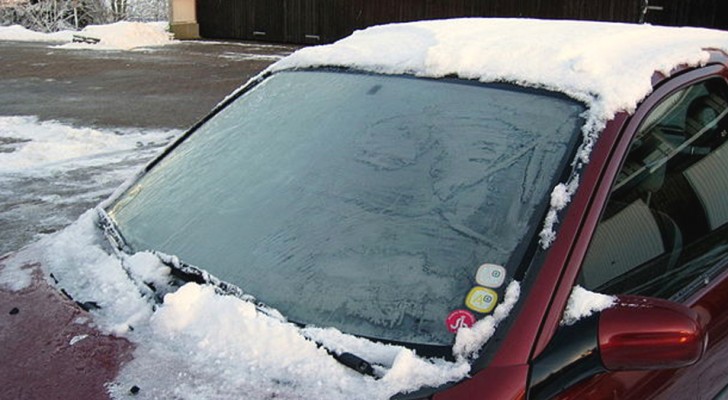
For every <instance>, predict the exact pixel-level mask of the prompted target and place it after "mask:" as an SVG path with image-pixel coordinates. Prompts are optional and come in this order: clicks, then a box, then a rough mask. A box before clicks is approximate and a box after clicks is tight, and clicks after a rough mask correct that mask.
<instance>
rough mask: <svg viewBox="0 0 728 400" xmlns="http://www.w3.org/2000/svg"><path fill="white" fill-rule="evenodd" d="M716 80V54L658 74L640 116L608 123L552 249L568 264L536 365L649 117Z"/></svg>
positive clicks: (727, 77)
mask: <svg viewBox="0 0 728 400" xmlns="http://www.w3.org/2000/svg"><path fill="white" fill-rule="evenodd" d="M713 78H721V79H723V80H724V81H726V84H728V56H726V55H722V54H717V53H713V57H712V58H711V62H709V63H708V64H707V65H705V66H702V67H697V68H691V69H688V68H680V69H678V70H677V71H675V72H674V73H673V75H672V76H671V77H669V78H668V77H666V76H664V75H662V74H660V73H655V76H654V77H653V85H654V87H655V89H654V91H653V92H652V93H651V94H650V95H649V96H647V97H646V98H645V99H644V100H643V101H642V102H641V103H640V104H639V105H638V107H637V108H636V110H635V111H634V112H633V113H631V114H627V113H625V112H623V113H620V114H618V115H616V116H615V117H614V118H613V119H612V120H611V121H609V122H608V123H607V126H606V128H605V129H604V130H603V132H602V134H601V136H600V139H599V140H598V141H597V145H596V147H595V149H594V152H593V153H592V159H591V160H590V163H589V165H588V166H587V168H586V170H585V172H584V174H583V176H582V179H581V181H582V182H581V183H580V192H581V193H578V195H577V197H576V198H575V199H574V200H573V201H572V204H571V205H570V207H569V208H568V209H567V211H566V215H565V216H564V218H563V223H562V226H561V228H560V230H559V231H560V232H559V237H558V238H557V242H558V241H559V240H568V241H569V242H568V243H555V245H554V248H552V249H551V250H552V252H553V251H555V250H557V249H558V251H559V252H565V253H566V254H564V255H563V264H561V265H555V266H553V267H552V268H554V271H555V270H556V269H557V268H560V271H559V272H560V276H559V277H558V283H557V286H556V288H557V290H555V291H554V293H553V295H552V297H551V299H550V303H549V305H548V310H547V311H546V313H545V315H544V318H543V320H542V321H541V325H540V327H539V332H538V334H537V339H536V341H535V343H534V346H533V348H532V352H531V357H530V359H531V360H533V359H535V358H536V357H538V355H540V354H541V353H542V352H543V350H544V349H545V348H546V346H547V345H548V344H549V342H550V341H551V338H552V337H553V336H554V333H555V332H556V331H557V330H558V328H559V322H560V321H561V317H562V315H563V311H564V309H565V307H566V303H567V301H568V298H569V295H570V294H571V289H572V288H573V287H574V286H575V285H577V282H578V277H579V274H580V272H581V267H582V264H583V262H584V258H585V256H586V253H587V250H588V248H589V245H590V243H591V240H592V237H593V235H594V233H595V229H596V226H597V225H598V223H599V221H601V217H602V214H603V213H604V209H605V207H606V205H607V202H608V200H609V196H610V194H611V192H612V189H613V186H614V184H615V182H616V179H617V176H618V173H619V171H620V170H621V168H622V166H623V163H624V161H625V158H626V156H627V154H628V152H629V148H630V145H631V143H632V141H633V139H634V136H635V135H636V133H637V131H638V129H639V127H640V126H641V125H642V122H643V121H644V119H645V117H646V116H647V115H648V114H649V113H650V112H652V110H654V109H655V107H657V105H658V104H659V103H660V102H661V101H662V100H663V99H664V98H666V97H667V96H670V95H672V94H674V93H675V92H677V91H679V90H681V89H683V88H685V87H687V86H690V85H694V84H697V83H699V82H701V81H705V80H709V79H713ZM568 225H576V227H569V228H568V229H564V228H567V226H568ZM565 231H566V232H565ZM565 233H566V234H567V235H568V236H571V237H570V238H568V239H565V238H564V236H567V235H565ZM547 258H552V257H550V256H548V257H547ZM554 258H555V257H554ZM539 275H542V274H539ZM540 279H541V276H539V277H538V278H537V280H540ZM705 290H707V288H703V289H702V290H698V291H696V292H695V293H693V294H691V295H690V296H688V298H687V299H686V300H685V301H684V302H682V303H683V304H689V303H690V299H692V298H698V297H700V296H701V294H702V293H703V292H704V291H705Z"/></svg>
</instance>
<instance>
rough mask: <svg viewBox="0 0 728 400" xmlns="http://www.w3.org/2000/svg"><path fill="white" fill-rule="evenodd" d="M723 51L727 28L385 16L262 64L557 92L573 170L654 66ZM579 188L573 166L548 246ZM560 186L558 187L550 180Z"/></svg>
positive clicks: (544, 239) (545, 234)
mask: <svg viewBox="0 0 728 400" xmlns="http://www.w3.org/2000/svg"><path fill="white" fill-rule="evenodd" d="M707 48H711V49H719V50H723V51H726V52H728V32H725V31H717V30H710V29H700V28H672V27H658V26H650V25H631V24H615V23H600V22H586V21H553V20H552V21H549V20H528V19H498V18H493V19H485V18H465V19H452V20H437V21H421V22H413V23H404V24H390V25H383V26H377V27H373V28H369V29H366V30H363V31H358V32H355V33H354V34H353V35H351V36H349V37H347V38H345V39H342V40H340V41H338V42H336V43H334V44H331V45H325V46H318V47H309V48H304V49H301V50H299V51H298V52H296V53H294V54H293V55H292V56H290V57H288V58H286V59H283V60H281V61H280V62H278V63H276V64H274V65H272V66H271V67H269V69H268V71H278V70H283V69H295V68H309V67H318V66H340V67H346V68H353V69H358V70H365V71H372V72H376V73H382V74H412V75H416V76H423V77H434V78H438V77H444V76H458V77H460V78H464V79H474V80H479V81H482V82H512V83H516V84H519V85H523V86H529V87H538V88H545V89H550V90H554V91H557V92H561V93H564V94H566V95H568V96H571V97H573V98H574V99H577V100H580V101H582V102H584V103H585V104H586V105H587V107H588V111H587V112H586V115H585V116H584V117H585V120H586V122H585V125H584V127H583V132H582V133H583V136H584V139H583V143H582V147H581V149H580V151H579V154H578V155H577V158H576V160H574V166H575V168H576V169H577V170H578V169H579V168H581V167H582V166H583V165H584V164H586V163H587V162H588V160H589V156H590V153H591V149H592V147H593V144H594V142H595V140H596V138H597V135H598V132H599V131H600V130H601V129H602V128H603V127H604V124H605V123H606V121H608V120H609V119H611V118H612V117H614V116H615V115H616V114H617V113H618V112H620V111H626V112H632V111H634V110H635V108H636V107H637V104H638V103H639V102H640V101H641V100H642V99H644V98H645V97H646V96H647V95H648V94H650V93H651V91H652V76H653V74H654V73H655V71H658V72H661V73H663V74H664V75H668V76H669V75H670V73H671V72H672V70H673V69H674V68H675V67H677V66H680V65H686V66H697V65H703V64H705V63H706V62H707V61H708V59H709V57H710V54H709V53H708V52H707V51H705V50H704V49H707ZM577 187H578V176H576V175H573V176H571V178H570V179H569V181H568V182H565V183H563V184H562V186H561V188H560V189H564V188H565V189H567V190H566V191H559V192H558V193H556V192H555V194H554V197H556V203H557V205H558V206H557V207H552V208H551V212H550V213H549V218H548V219H547V220H546V221H545V223H544V228H543V230H542V232H541V245H542V247H544V248H547V247H548V246H550V245H551V243H552V242H553V240H554V239H555V237H556V234H555V232H554V226H555V224H556V223H557V222H558V218H557V213H558V211H560V210H561V209H562V208H563V207H564V206H565V203H563V202H562V201H561V200H562V199H565V200H567V202H568V199H569V198H570V197H571V196H572V195H573V194H574V193H575V191H576V188H577ZM557 189H559V188H557Z"/></svg>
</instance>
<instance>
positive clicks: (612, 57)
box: [0, 19, 728, 399]
mask: <svg viewBox="0 0 728 400" xmlns="http://www.w3.org/2000/svg"><path fill="white" fill-rule="evenodd" d="M577 31H578V32H579V34H578V35H577V34H574V32H577ZM503 32H506V33H507V34H506V35H503V34H502V33H503ZM63 34H64V35H65V34H66V33H63ZM82 34H84V35H88V36H92V37H98V38H100V39H101V43H99V44H97V45H88V44H66V45H63V46H62V47H64V48H94V49H133V48H136V47H139V46H150V45H164V44H167V43H171V42H170V39H169V35H168V34H167V33H166V32H165V31H164V29H163V26H162V24H156V25H155V24H138V23H118V24H112V25H107V26H97V27H88V28H87V29H86V30H84V31H83V32H82ZM61 37H62V34H57V36H53V35H44V34H36V33H32V32H28V31H24V30H22V28H19V27H2V28H0V40H33V41H44V42H53V41H55V42H63V41H68V40H69V39H61ZM382 43H386V44H387V45H382ZM704 47H712V48H718V49H723V50H728V33H726V32H718V31H710V30H704V29H695V28H661V27H653V26H645V25H642V26H634V25H620V24H612V25H607V24H600V23H587V22H573V21H567V22H553V21H534V20H501V19H490V20H485V19H462V20H449V21H429V22H417V23H409V24H396V25H387V26H381V27H375V28H370V29H367V30H365V31H360V32H357V33H355V34H354V35H353V36H352V37H350V38H347V39H343V40H341V41H340V42H337V43H336V44H333V45H327V46H319V47H311V48H306V49H303V50H300V51H299V52H297V53H295V54H294V55H292V56H291V57H289V58H285V59H283V60H281V61H279V62H278V63H277V64H275V65H274V66H272V67H271V68H270V69H269V70H268V71H277V70H282V69H291V68H304V67H313V66H325V65H330V66H343V67H352V68H357V69H362V70H368V71H373V72H378V73H386V74H399V73H408V74H414V75H417V76H427V77H442V76H447V75H457V76H459V77H462V78H467V79H477V80H481V81H488V82H490V81H507V82H514V83H517V84H520V85H526V86H533V87H543V88H548V89H552V90H556V91H560V92H563V93H565V94H567V95H569V96H571V97H573V98H575V99H578V100H580V101H583V102H584V103H585V104H586V105H587V106H588V111H587V113H586V114H585V116H584V117H585V120H586V124H585V127H584V130H583V135H584V145H583V146H582V148H581V150H580V152H579V154H578V155H577V158H576V159H575V161H574V164H575V165H577V164H579V163H581V164H584V163H587V162H588V159H589V153H590V149H591V146H592V144H593V143H594V140H596V134H597V132H598V131H599V129H600V128H601V127H603V125H604V123H605V122H606V121H607V120H608V119H609V118H611V117H613V116H614V115H615V114H616V113H617V112H619V111H628V112H629V111H633V110H634V109H635V107H636V105H637V104H638V102H639V101H640V100H641V99H643V98H644V97H645V96H646V95H648V94H649V93H650V91H651V77H652V74H653V72H654V71H661V72H663V73H665V74H669V73H670V71H671V70H672V69H673V68H674V67H675V66H677V65H680V64H685V65H700V64H703V63H705V62H706V61H707V59H708V53H707V52H705V51H703V50H702V49H703V48H704ZM528 60H538V62H528ZM38 127H41V128H42V129H38ZM171 136H173V135H171ZM171 136H170V134H169V133H168V132H156V133H147V134H142V133H140V132H119V133H118V134H116V133H110V132H107V131H100V130H95V129H87V128H75V127H70V126H67V125H63V124H60V123H57V122H43V123H41V122H38V121H37V120H35V119H33V118H25V117H6V118H0V138H11V139H12V140H10V141H3V142H0V146H2V149H1V150H3V151H0V179H1V180H3V181H8V179H9V177H14V176H18V175H20V176H36V175H39V176H53V175H54V174H56V173H57V172H59V171H64V170H74V169H79V168H85V167H100V166H103V165H106V164H107V163H109V161H110V160H115V161H118V160H120V159H121V160H123V159H124V158H125V157H127V156H129V157H130V158H133V159H135V160H138V159H139V154H146V155H147V156H151V154H154V153H155V152H157V151H159V149H160V146H163V145H165V144H166V143H168V142H169V140H170V139H171ZM6 149H7V150H8V151H4V150H6ZM147 149H148V151H149V152H148V153H145V152H146V151H147ZM132 155H133V156H132ZM126 173H127V174H129V175H130V173H129V170H126ZM578 180H579V175H578V173H574V174H573V175H572V176H571V177H570V178H569V180H568V181H567V182H563V183H560V184H559V185H557V186H556V187H555V188H554V190H553V191H552V195H551V210H550V211H549V213H548V216H547V220H546V221H545V223H544V230H543V231H542V232H541V243H542V245H543V246H544V247H548V245H550V244H551V243H552V242H553V240H554V239H555V231H554V226H555V225H556V224H557V222H558V212H559V211H560V210H562V209H563V208H564V207H566V206H567V205H568V203H569V202H570V199H571V197H572V196H573V194H574V193H575V191H576V189H577V187H578ZM59 201H60V200H59ZM97 218H98V217H97V211H96V210H89V211H87V212H86V213H84V214H83V215H82V216H81V217H80V218H79V219H78V220H77V221H76V222H75V223H73V224H72V225H70V226H69V227H67V228H66V229H64V230H63V231H61V232H58V233H56V234H53V235H48V236H46V237H44V238H43V239H41V241H39V242H37V243H35V244H32V245H29V246H28V247H26V248H25V249H22V250H20V251H19V252H18V253H17V254H16V255H15V257H12V258H9V259H6V260H3V261H2V262H3V263H4V264H5V265H4V267H3V268H2V269H0V285H2V286H3V287H6V288H10V289H12V290H22V289H23V288H25V287H27V286H28V285H30V282H31V279H30V278H31V277H30V274H31V269H29V268H27V267H26V265H25V264H26V263H27V262H30V261H34V260H35V257H37V255H38V254H40V255H41V259H40V260H38V261H40V262H41V263H42V265H43V268H44V275H45V276H49V274H53V276H54V277H55V279H56V280H57V283H55V282H54V284H56V285H57V286H58V287H59V288H63V289H64V290H66V291H67V292H68V293H69V294H70V295H71V296H72V297H73V299H74V300H76V301H79V302H81V303H84V302H93V303H95V304H97V305H98V306H99V308H98V309H93V310H91V314H92V315H93V318H92V319H90V320H78V321H75V322H76V323H82V324H91V325H94V326H96V327H98V328H99V329H101V330H102V331H104V332H107V333H111V334H114V335H120V336H123V337H126V338H128V339H129V340H130V341H132V342H133V343H134V344H135V345H136V350H135V354H134V358H133V360H132V361H130V362H129V363H127V364H126V365H125V366H124V367H123V369H122V371H121V373H120V375H119V376H118V377H117V379H116V381H115V382H113V383H111V384H110V385H109V390H110V392H111V394H112V395H113V396H114V397H116V398H126V397H127V393H128V390H129V388H130V387H132V386H137V387H139V388H140V389H141V390H140V392H139V394H138V395H136V396H135V397H136V398H141V399H147V398H179V399H197V398H215V399H219V398H223V399H224V398H239V397H240V396H241V394H244V396H245V397H246V398H251V399H263V398H274V397H275V398H283V399H286V398H347V399H372V398H374V399H376V398H381V399H386V398H389V397H390V396H391V395H393V394H395V393H399V392H409V391H413V390H416V389H418V388H420V387H422V386H437V385H440V384H444V383H447V382H453V381H458V380H461V379H463V378H465V377H467V376H468V373H469V372H470V365H469V361H470V360H472V359H473V358H475V357H477V355H478V352H479V350H480V349H481V348H482V346H483V345H484V344H485V343H486V342H487V341H488V340H489V338H490V337H491V336H492V334H493V333H494V332H495V330H496V329H497V327H498V325H499V323H500V322H502V321H503V320H504V319H505V318H506V317H507V316H508V314H509V313H510V312H511V310H512V308H513V307H514V305H515V304H516V303H517V301H518V299H519V296H520V285H519V283H518V282H511V283H510V284H509V285H508V287H507V289H506V294H505V297H504V300H503V302H502V303H501V304H499V305H498V307H497V308H496V309H495V310H494V312H493V314H492V315H490V316H487V317H485V318H483V319H481V320H480V321H478V322H477V323H476V324H475V325H474V326H472V327H470V328H463V329H461V330H460V331H459V332H458V333H457V335H456V338H455V344H454V346H453V352H454V354H455V355H456V360H455V361H445V360H441V359H426V358H423V357H420V356H418V355H417V354H415V353H414V352H413V351H412V350H409V349H407V348H404V347H401V346H394V345H385V344H379V343H375V342H372V341H369V340H366V339H362V338H358V337H355V336H351V335H348V334H345V333H342V332H340V331H338V330H336V329H334V328H327V327H308V328H299V327H297V326H295V325H293V324H291V323H288V322H286V321H285V319H283V318H280V317H278V316H279V314H275V313H274V314H273V316H270V315H267V313H261V312H260V311H259V310H257V309H256V308H255V306H254V305H253V304H252V303H250V302H248V301H245V300H243V299H241V298H238V297H234V296H226V295H222V294H220V293H218V292H217V291H216V289H215V288H214V287H213V286H211V285H200V284H196V283H188V284H186V285H184V286H183V287H181V288H180V289H178V290H176V291H171V288H169V287H168V286H169V285H168V281H169V279H170V276H169V274H170V269H169V267H167V266H166V265H165V264H163V263H162V262H161V261H160V259H159V257H158V255H155V254H152V253H148V252H141V253H136V254H132V255H128V254H124V253H113V254H109V252H108V250H109V245H108V244H107V243H106V240H105V238H104V237H103V236H102V234H101V233H100V230H99V229H98V228H97V223H98V221H97ZM31 255H33V258H31ZM149 285H153V286H154V287H156V288H158V289H159V290H160V292H162V293H165V292H167V291H169V293H167V294H166V295H165V296H164V302H163V303H162V304H161V305H160V304H157V303H156V302H155V301H154V293H152V292H151V290H150V289H149ZM243 289H244V288H243ZM615 300H616V299H615V298H614V297H612V296H606V295H602V294H597V293H593V292H589V291H587V290H585V289H583V288H581V287H575V288H574V289H573V292H572V294H571V296H570V298H569V301H568V305H567V308H566V310H565V312H564V317H563V321H562V324H565V325H569V324H573V323H574V322H575V321H577V320H579V319H580V318H584V317H586V316H589V315H591V314H593V313H594V312H598V311H601V310H603V309H605V308H608V307H610V306H612V305H613V304H614V302H615ZM83 339H84V338H83V337H80V336H77V337H74V338H72V340H71V343H70V344H71V345H74V344H75V343H77V342H79V341H81V340H83ZM317 342H318V343H322V344H324V345H325V346H326V348H328V349H330V351H332V352H335V353H338V354H341V353H343V352H350V353H354V354H356V355H358V356H360V357H362V358H364V359H366V360H368V361H370V362H372V363H373V364H375V372H376V374H377V375H378V378H379V379H374V378H372V377H368V376H363V375H360V374H358V373H356V372H355V371H353V370H351V369H349V368H346V367H344V366H342V365H340V364H339V363H337V362H336V361H335V360H334V359H333V358H332V357H331V356H330V355H329V354H328V353H327V351H326V350H325V349H323V348H322V347H319V346H317V345H316V343H317ZM160 366H164V367H163V368H161V367H160Z"/></svg>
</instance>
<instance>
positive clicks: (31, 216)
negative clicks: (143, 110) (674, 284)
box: [0, 117, 181, 254]
mask: <svg viewBox="0 0 728 400" xmlns="http://www.w3.org/2000/svg"><path fill="white" fill-rule="evenodd" d="M180 133H181V131H179V130H149V129H140V128H124V129H97V128H83V127H76V126H72V125H68V124H64V123H60V122H57V121H39V120H38V119H37V118H35V117H0V225H2V226H3V227H4V229H5V230H4V231H3V236H2V237H3V240H1V241H0V242H1V243H0V254H2V253H5V252H7V251H11V250H16V249H18V248H20V247H21V246H22V245H24V244H25V243H28V242H29V241H30V240H31V239H33V237H36V238H37V237H38V236H39V235H41V234H40V233H39V232H44V233H48V232H54V231H56V230H58V229H61V228H63V227H65V226H67V225H68V224H70V223H71V222H73V221H74V220H75V219H76V218H78V216H79V215H80V214H81V213H82V212H84V211H85V210H87V209H89V208H91V207H94V206H95V205H97V204H98V203H99V202H100V201H101V200H103V199H105V198H106V197H108V196H109V194H110V193H112V192H113V191H114V189H116V188H117V187H118V186H119V184H121V183H122V182H124V181H126V180H128V179H129V178H130V177H131V176H134V174H135V173H136V172H137V171H139V170H140V168H141V167H142V166H143V165H144V163H145V162H147V161H149V160H150V159H151V158H152V157H154V156H155V155H157V154H159V153H160V152H161V151H162V149H163V148H164V147H165V146H166V145H167V144H168V143H169V142H170V141H171V140H172V139H173V138H175V137H176V136H178V135H179V134H180Z"/></svg>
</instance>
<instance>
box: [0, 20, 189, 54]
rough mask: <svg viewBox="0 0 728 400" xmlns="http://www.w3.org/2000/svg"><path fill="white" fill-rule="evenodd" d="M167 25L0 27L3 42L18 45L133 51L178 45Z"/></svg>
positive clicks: (132, 23) (119, 24) (124, 23)
mask: <svg viewBox="0 0 728 400" xmlns="http://www.w3.org/2000/svg"><path fill="white" fill-rule="evenodd" d="M167 27H168V23H167V22H127V21H121V22H116V23H113V24H107V25H89V26H87V27H85V28H84V29H83V30H81V31H80V32H74V31H61V32H54V33H41V32H35V31H31V30H28V29H26V28H23V27H22V26H19V25H13V26H0V40H6V41H19V42H49V43H65V44H62V45H59V46H57V47H58V48H63V49H95V50H132V49H136V48H140V47H150V46H164V45H167V44H171V43H176V42H175V41H174V40H172V34H171V33H169V32H168V31H167ZM74 35H80V36H85V37H89V38H94V39H99V40H100V42H99V43H96V44H91V43H73V42H72V41H73V36H74Z"/></svg>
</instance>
